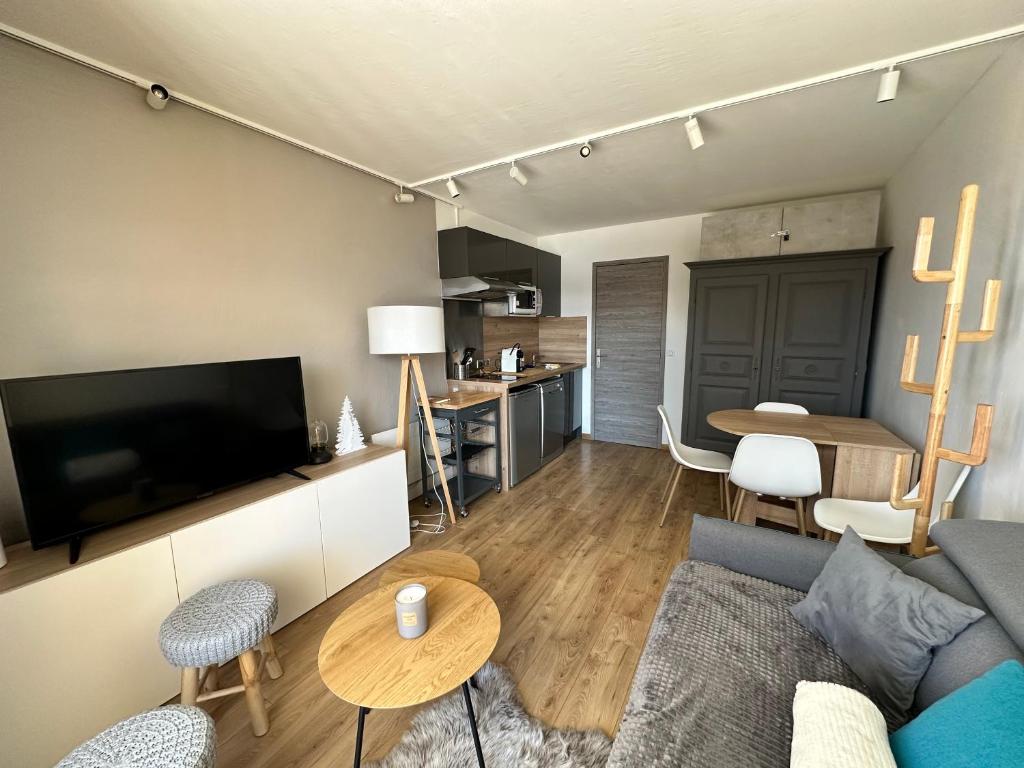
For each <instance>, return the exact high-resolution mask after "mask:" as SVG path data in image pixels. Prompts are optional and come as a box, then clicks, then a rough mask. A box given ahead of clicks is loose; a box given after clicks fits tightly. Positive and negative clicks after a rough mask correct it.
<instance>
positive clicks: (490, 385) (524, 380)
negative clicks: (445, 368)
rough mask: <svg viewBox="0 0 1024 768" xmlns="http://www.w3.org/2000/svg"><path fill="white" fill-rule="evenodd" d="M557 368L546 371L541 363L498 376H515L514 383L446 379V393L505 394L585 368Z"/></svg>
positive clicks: (564, 365) (571, 365)
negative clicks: (511, 390)
mask: <svg viewBox="0 0 1024 768" xmlns="http://www.w3.org/2000/svg"><path fill="white" fill-rule="evenodd" d="M558 366H559V367H558V368H555V369H553V370H548V369H547V368H544V367H543V363H539V364H538V365H537V367H536V368H528V369H527V370H525V371H523V372H522V373H517V374H511V373H509V374H500V375H505V376H513V375H514V376H515V377H516V379H515V381H498V380H497V379H484V378H477V377H470V378H468V379H448V391H449V392H450V393H451V392H460V391H462V392H465V391H474V392H480V391H485V392H498V393H501V392H507V391H508V390H509V389H511V388H512V387H521V386H523V385H524V384H533V383H535V382H538V381H543V380H544V379H550V378H551V377H552V376H558V375H560V374H563V373H568V372H569V371H576V370H579V369H580V368H586V367H587V365H586V363H559V364H558ZM463 385H469V386H468V387H467V388H466V389H462V386H463Z"/></svg>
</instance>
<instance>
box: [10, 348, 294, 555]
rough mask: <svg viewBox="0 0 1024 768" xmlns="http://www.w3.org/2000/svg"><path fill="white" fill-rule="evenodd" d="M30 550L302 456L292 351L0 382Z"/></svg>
mask: <svg viewBox="0 0 1024 768" xmlns="http://www.w3.org/2000/svg"><path fill="white" fill-rule="evenodd" d="M0 398H2V400H3V408H4V414H5V416H6V420H7V431H8V434H9V436H10V441H11V449H12V452H13V455H14V466H15V470H16V472H17V476H18V485H19V487H20V489H21V499H22V503H23V505H24V508H25V516H26V518H27V522H28V529H29V535H30V537H31V539H32V545H33V547H36V548H38V547H43V546H47V545H49V544H56V543H58V542H61V541H65V540H70V539H77V538H78V537H80V536H82V535H83V534H86V533H89V532H92V531H96V530H98V529H101V528H104V527H107V526H110V525H114V524H117V523H121V522H124V521H126V520H130V519H132V518H135V517H138V516H140V515H146V514H149V513H151V512H156V511H158V510H162V509H167V508H169V507H173V506H175V505H177V504H181V503H183V502H187V501H190V500H192V499H195V498H197V497H200V496H203V495H205V494H209V493H212V492H214V491H218V490H222V489H225V488H229V487H231V486H235V485H240V484H242V483H245V482H249V481H252V480H256V479H259V478H262V477H268V476H270V475H275V474H278V473H281V472H284V471H286V470H289V469H293V468H295V467H298V466H301V465H303V464H305V463H306V462H307V460H308V441H307V428H306V406H305V398H304V396H303V391H302V368H301V364H300V361H299V358H297V357H286V358H276V359H269V360H245V361H239V362H226V363H209V364H203V365H181V366H173V367H167V368H146V369H139V370H132V371H110V372H105V373H87V374H73V375H68V376H49V377H41V378H31V379H12V380H8V381H3V382H0Z"/></svg>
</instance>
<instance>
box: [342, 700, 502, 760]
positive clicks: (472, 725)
mask: <svg viewBox="0 0 1024 768" xmlns="http://www.w3.org/2000/svg"><path fill="white" fill-rule="evenodd" d="M462 693H463V695H464V696H465V697H466V710H467V711H468V712H469V729H470V730H471V731H472V732H473V746H474V747H476V761H477V763H478V764H479V765H480V768H485V766H484V751H483V750H482V749H480V734H479V733H477V732H476V715H474V714H473V699H472V697H470V695H469V683H468V682H467V683H463V684H462ZM356 768H358V766H356Z"/></svg>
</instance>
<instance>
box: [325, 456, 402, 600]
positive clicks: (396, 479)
mask: <svg viewBox="0 0 1024 768" xmlns="http://www.w3.org/2000/svg"><path fill="white" fill-rule="evenodd" d="M407 488H408V486H407V485H406V474H405V454H404V453H402V452H398V453H392V454H391V455H389V456H385V457H384V458H381V459H378V460H377V461H374V462H370V463H367V464H362V465H360V466H358V467H356V468H354V469H351V470H349V471H347V472H344V473H341V474H337V475H333V476H332V477H329V478H327V479H325V480H321V481H320V482H319V483H317V487H316V492H317V496H318V499H319V507H320V524H321V528H322V532H323V573H324V574H325V576H326V580H327V595H328V597H329V596H330V595H333V594H334V593H335V592H337V591H338V590H340V589H342V588H344V587H347V586H348V585H349V584H351V583H352V582H353V581H355V580H356V579H358V578H359V577H360V576H362V575H363V574H365V573H367V572H369V571H372V570H373V569H374V568H376V567H377V566H378V565H380V564H381V563H383V562H384V561H385V560H388V559H389V558H392V557H394V556H395V555H397V554H398V553H399V552H401V551H402V550H403V549H405V548H406V547H408V546H409V543H410V541H409V508H408V502H407Z"/></svg>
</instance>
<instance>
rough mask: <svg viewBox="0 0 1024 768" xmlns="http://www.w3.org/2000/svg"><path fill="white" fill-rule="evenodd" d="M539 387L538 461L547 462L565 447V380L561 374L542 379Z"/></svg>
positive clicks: (556, 456) (560, 453)
mask: <svg viewBox="0 0 1024 768" xmlns="http://www.w3.org/2000/svg"><path fill="white" fill-rule="evenodd" d="M537 386H538V387H540V434H541V445H540V463H541V466H543V465H545V464H547V463H548V462H549V461H551V460H552V459H556V458H558V457H559V456H561V455H562V451H563V450H564V449H565V382H563V381H562V377H561V376H556V377H555V378H553V379H548V380H546V381H542V382H541V383H540V384H538V385H537Z"/></svg>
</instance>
